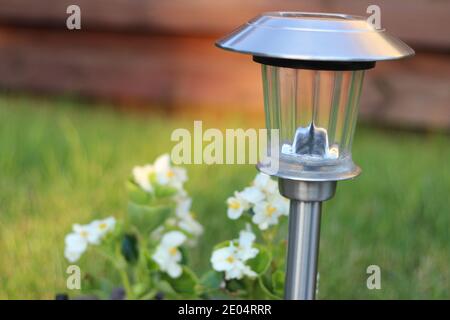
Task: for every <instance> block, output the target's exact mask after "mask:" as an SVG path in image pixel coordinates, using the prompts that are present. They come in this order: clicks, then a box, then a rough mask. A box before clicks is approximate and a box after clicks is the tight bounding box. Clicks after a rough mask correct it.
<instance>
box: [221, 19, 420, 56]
mask: <svg viewBox="0 0 450 320" xmlns="http://www.w3.org/2000/svg"><path fill="white" fill-rule="evenodd" d="M216 45H217V46H218V47H220V48H222V49H226V50H231V51H236V52H241V53H246V54H251V55H255V56H263V57H272V58H282V59H294V60H313V61H381V60H393V59H400V58H403V57H407V56H411V55H414V50H413V49H411V48H410V47H409V46H408V45H406V44H405V43H403V42H402V41H401V40H399V39H397V38H395V37H393V36H391V35H389V34H388V33H387V32H386V31H385V30H384V29H382V30H377V29H375V28H374V27H373V26H372V25H371V24H370V23H368V22H367V21H366V18H365V17H359V16H352V15H345V14H327V13H306V12H267V13H264V14H261V15H260V16H257V17H256V18H254V19H252V20H250V21H249V22H247V23H246V24H244V25H242V26H241V27H239V28H238V29H236V30H235V31H234V32H232V33H231V34H230V35H227V36H226V37H224V38H222V39H220V40H219V41H217V42H216Z"/></svg>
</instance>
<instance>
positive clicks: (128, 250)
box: [120, 234, 139, 264]
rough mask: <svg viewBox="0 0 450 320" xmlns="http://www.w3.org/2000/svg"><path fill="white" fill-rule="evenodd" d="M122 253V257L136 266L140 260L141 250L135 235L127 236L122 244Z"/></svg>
mask: <svg viewBox="0 0 450 320" xmlns="http://www.w3.org/2000/svg"><path fill="white" fill-rule="evenodd" d="M120 249H121V250H120V251H121V252H122V255H123V256H124V258H125V260H126V261H127V262H128V263H130V264H134V263H136V261H137V260H138V258H139V249H138V241H137V238H136V236H135V235H133V234H126V235H125V236H124V237H123V239H122V243H121V247H120Z"/></svg>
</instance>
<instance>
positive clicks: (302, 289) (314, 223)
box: [285, 200, 322, 300]
mask: <svg viewBox="0 0 450 320" xmlns="http://www.w3.org/2000/svg"><path fill="white" fill-rule="evenodd" d="M321 208H322V203H321V202H303V201H297V200H291V205H290V213H289V240H288V256H287V265H288V268H287V270H286V288H285V299H287V300H314V299H315V296H316V278H317V260H318V255H319V239H320V216H321Z"/></svg>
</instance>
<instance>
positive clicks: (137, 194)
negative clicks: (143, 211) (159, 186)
mask: <svg viewBox="0 0 450 320" xmlns="http://www.w3.org/2000/svg"><path fill="white" fill-rule="evenodd" d="M126 186H127V190H128V196H129V198H130V200H131V201H132V202H134V203H137V204H148V203H149V202H150V201H151V199H152V197H153V195H152V194H150V193H148V192H145V191H144V190H142V189H141V188H140V187H139V186H137V185H136V184H135V183H134V182H132V181H130V180H128V181H127V184H126Z"/></svg>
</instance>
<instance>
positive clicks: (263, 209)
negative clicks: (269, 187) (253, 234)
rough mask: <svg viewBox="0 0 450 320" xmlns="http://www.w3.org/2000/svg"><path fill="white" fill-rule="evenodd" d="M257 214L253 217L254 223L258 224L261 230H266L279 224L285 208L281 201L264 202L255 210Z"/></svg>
mask: <svg viewBox="0 0 450 320" xmlns="http://www.w3.org/2000/svg"><path fill="white" fill-rule="evenodd" d="M253 211H254V212H255V214H254V215H253V217H252V221H253V223H255V224H257V225H258V227H259V228H260V229H261V230H266V229H267V228H268V227H269V226H271V225H275V224H277V223H278V218H279V217H280V216H281V215H282V214H284V211H285V207H284V205H283V204H282V203H281V202H280V201H272V202H268V201H262V202H260V203H258V204H256V205H255V207H254V208H253Z"/></svg>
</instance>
